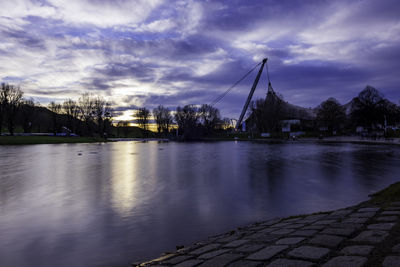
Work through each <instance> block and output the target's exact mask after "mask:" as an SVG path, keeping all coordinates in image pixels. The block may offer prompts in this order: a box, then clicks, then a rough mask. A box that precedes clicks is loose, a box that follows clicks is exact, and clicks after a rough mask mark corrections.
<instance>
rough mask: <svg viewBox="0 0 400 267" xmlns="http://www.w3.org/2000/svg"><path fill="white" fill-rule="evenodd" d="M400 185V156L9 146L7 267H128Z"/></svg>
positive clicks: (195, 146)
mask: <svg viewBox="0 0 400 267" xmlns="http://www.w3.org/2000/svg"><path fill="white" fill-rule="evenodd" d="M399 180H400V147H399V146H388V145H358V144H328V143H325V144H324V143H301V142H293V143H280V144H267V143H255V142H233V141H232V142H229V141H225V142H196V143H175V142H164V143H158V142H115V143H104V144H56V145H27V146H0V266H11V267H12V266H22V267H23V266H127V265H129V264H130V263H131V262H133V261H141V260H146V259H149V258H153V257H156V256H158V255H160V254H161V253H162V252H165V251H174V250H175V246H176V245H184V244H186V245H188V244H190V243H192V242H195V241H200V240H203V239H206V238H207V237H208V236H211V235H215V234H220V233H224V232H226V231H228V230H231V229H234V228H236V227H238V226H243V225H246V224H249V223H252V222H255V221H260V220H264V219H268V218H272V217H276V216H287V215H294V214H301V213H310V212H317V211H322V210H330V209H337V208H341V207H346V206H349V205H353V204H357V203H358V202H361V201H364V200H367V199H368V194H370V193H372V192H374V191H377V190H380V189H382V188H384V187H385V186H387V185H389V184H391V183H394V182H396V181H399Z"/></svg>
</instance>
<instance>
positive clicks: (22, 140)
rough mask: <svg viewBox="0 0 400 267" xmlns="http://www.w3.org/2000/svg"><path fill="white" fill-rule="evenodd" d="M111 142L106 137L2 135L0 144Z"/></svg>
mask: <svg viewBox="0 0 400 267" xmlns="http://www.w3.org/2000/svg"><path fill="white" fill-rule="evenodd" d="M99 142H109V141H108V140H106V139H104V138H94V137H66V136H0V145H34V144H63V143H99Z"/></svg>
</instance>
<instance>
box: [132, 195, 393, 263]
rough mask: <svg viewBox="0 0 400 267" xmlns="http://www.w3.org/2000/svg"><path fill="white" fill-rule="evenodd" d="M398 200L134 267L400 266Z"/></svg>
mask: <svg viewBox="0 0 400 267" xmlns="http://www.w3.org/2000/svg"><path fill="white" fill-rule="evenodd" d="M399 216H400V202H392V203H391V204H390V205H387V204H386V205H385V206H379V205H372V204H368V203H362V204H360V205H357V206H353V207H349V208H346V209H340V210H336V211H333V212H326V213H321V214H311V215H304V216H297V217H289V218H282V219H280V218H278V219H272V220H268V221H265V222H260V223H255V224H253V225H250V226H248V227H243V228H238V229H236V230H234V231H230V232H229V233H226V234H223V235H219V236H214V237H211V238H209V239H208V240H205V241H202V242H198V243H195V244H194V245H192V246H189V247H184V248H182V249H179V250H177V251H176V252H175V253H169V254H166V255H164V256H162V257H160V258H158V259H155V260H152V261H148V262H144V263H140V264H133V266H177V267H191V266H201V267H203V266H289V267H291V266H293V267H306V266H323V267H330V266H355V267H357V266H383V267H394V266H399V267H400V219H399Z"/></svg>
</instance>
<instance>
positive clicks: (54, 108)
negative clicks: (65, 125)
mask: <svg viewBox="0 0 400 267" xmlns="http://www.w3.org/2000/svg"><path fill="white" fill-rule="evenodd" d="M48 108H49V110H50V111H51V121H52V128H53V134H54V136H56V135H57V132H58V130H59V128H60V125H59V124H60V123H59V115H60V112H61V104H57V103H55V102H54V101H52V102H50V104H49V106H48Z"/></svg>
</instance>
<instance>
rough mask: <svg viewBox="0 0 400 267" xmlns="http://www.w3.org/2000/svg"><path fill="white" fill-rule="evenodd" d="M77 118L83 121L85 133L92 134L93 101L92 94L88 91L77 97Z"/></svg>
mask: <svg viewBox="0 0 400 267" xmlns="http://www.w3.org/2000/svg"><path fill="white" fill-rule="evenodd" d="M78 107H79V118H80V119H81V120H82V121H83V122H84V123H85V126H86V133H87V134H89V135H92V134H93V132H92V127H91V124H92V123H93V116H94V112H93V111H94V101H93V96H92V95H90V94H89V93H84V94H83V95H82V96H81V97H80V98H79V99H78Z"/></svg>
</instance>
